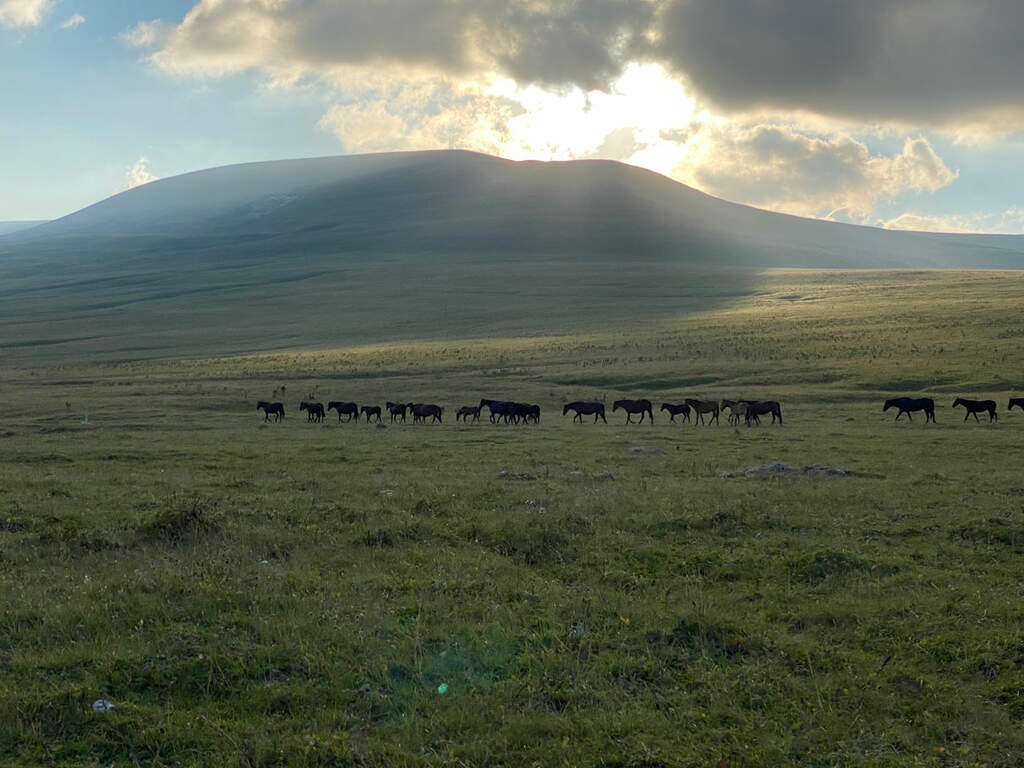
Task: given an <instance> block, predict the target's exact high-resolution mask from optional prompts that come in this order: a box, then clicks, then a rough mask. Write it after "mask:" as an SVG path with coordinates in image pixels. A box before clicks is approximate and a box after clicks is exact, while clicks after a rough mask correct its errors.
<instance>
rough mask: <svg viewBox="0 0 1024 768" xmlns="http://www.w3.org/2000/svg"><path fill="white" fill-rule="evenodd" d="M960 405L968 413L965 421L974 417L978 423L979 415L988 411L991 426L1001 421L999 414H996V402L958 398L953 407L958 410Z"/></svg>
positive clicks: (965, 415)
mask: <svg viewBox="0 0 1024 768" xmlns="http://www.w3.org/2000/svg"><path fill="white" fill-rule="evenodd" d="M960 405H962V406H963V407H964V409H965V410H966V411H967V413H965V414H964V421H967V419H969V418H970V417H971V416H974V420H975V421H976V422H978V421H979V419H978V414H979V413H983V412H986V411H987V412H988V421H989V424H991V423H992V422H993V421H999V414H998V413H996V401H995V400H964V398H962V397H958V398H957V399H956V400H954V401H953V407H954V408H956V407H957V406H960ZM979 423H980V422H979Z"/></svg>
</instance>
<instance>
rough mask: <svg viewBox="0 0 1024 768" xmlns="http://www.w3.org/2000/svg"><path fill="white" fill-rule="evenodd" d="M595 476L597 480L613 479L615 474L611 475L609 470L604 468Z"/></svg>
mask: <svg viewBox="0 0 1024 768" xmlns="http://www.w3.org/2000/svg"><path fill="white" fill-rule="evenodd" d="M597 478H598V479H599V480H614V479H615V475H613V474H612V473H611V472H609V471H608V470H607V469H606V470H605V471H604V472H602V473H601V474H600V475H598V476H597Z"/></svg>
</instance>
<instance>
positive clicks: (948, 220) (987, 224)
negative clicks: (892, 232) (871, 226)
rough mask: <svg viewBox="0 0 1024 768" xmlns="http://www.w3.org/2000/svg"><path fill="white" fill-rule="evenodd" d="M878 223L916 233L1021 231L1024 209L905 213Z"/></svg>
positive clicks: (1011, 232) (1008, 232) (1004, 232)
mask: <svg viewBox="0 0 1024 768" xmlns="http://www.w3.org/2000/svg"><path fill="white" fill-rule="evenodd" d="M875 225H876V226H879V227H884V228H886V229H905V230H911V231H914V232H950V233H963V234H993V233H1002V234H1021V233H1022V232H1024V208H1009V209H1007V210H1005V211H1002V212H1001V213H988V212H977V213H968V214H951V215H945V216H934V215H927V214H918V213H902V214H900V215H899V216H896V217H894V218H891V219H887V220H883V219H879V220H878V221H876V222H875Z"/></svg>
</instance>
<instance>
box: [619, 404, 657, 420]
mask: <svg viewBox="0 0 1024 768" xmlns="http://www.w3.org/2000/svg"><path fill="white" fill-rule="evenodd" d="M619 408H621V409H622V410H624V411H625V412H626V423H627V424H632V423H633V414H634V413H639V414H640V421H639V422H638V423H639V424H643V423H644V416H650V417H651V424H654V412H653V411H652V410H651V401H650V400H616V401H615V402H614V403H612V413H615V412H616V411H617V410H619Z"/></svg>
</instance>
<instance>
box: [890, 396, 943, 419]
mask: <svg viewBox="0 0 1024 768" xmlns="http://www.w3.org/2000/svg"><path fill="white" fill-rule="evenodd" d="M890 408H898V409H899V412H898V413H897V414H896V418H895V419H893V421H899V420H900V416H902V415H903V414H904V413H905V414H907V418H908V419H910V420H911V421H913V420H914V417H913V416H911V415H910V414H911V412H912V411H924V423H925V424H927V423H928V422H929V421H935V401H934V400H932V399H931V398H930V397H894V398H892V399H890V400H886V401H885V407H883V408H882V413H885V412H886V411H888V410H889V409H890Z"/></svg>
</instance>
